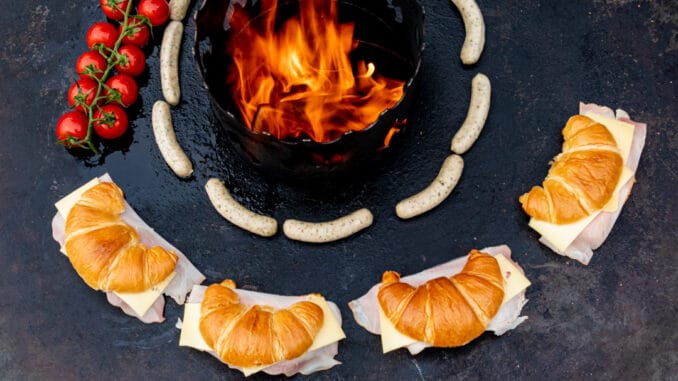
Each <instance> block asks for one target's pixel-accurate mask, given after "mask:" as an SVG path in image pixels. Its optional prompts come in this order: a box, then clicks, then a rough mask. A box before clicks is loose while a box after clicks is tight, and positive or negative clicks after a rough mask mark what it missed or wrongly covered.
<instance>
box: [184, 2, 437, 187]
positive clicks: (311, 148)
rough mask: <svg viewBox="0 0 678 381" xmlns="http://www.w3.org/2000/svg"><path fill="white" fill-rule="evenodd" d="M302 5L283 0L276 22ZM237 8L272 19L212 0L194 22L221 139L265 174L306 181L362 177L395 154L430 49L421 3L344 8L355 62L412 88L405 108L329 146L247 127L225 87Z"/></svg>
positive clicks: (248, 7)
mask: <svg viewBox="0 0 678 381" xmlns="http://www.w3.org/2000/svg"><path fill="white" fill-rule="evenodd" d="M298 5H299V1H296V0H294V1H293V0H281V1H280V2H279V4H278V15H277V16H276V17H277V18H280V19H281V21H284V20H285V19H287V18H289V17H290V16H291V15H293V14H294V12H295V10H296V9H298ZM232 7H242V8H243V9H244V10H245V11H247V12H248V13H249V15H250V16H251V17H252V18H254V19H256V17H257V16H258V15H262V14H264V13H266V12H267V10H266V9H262V2H261V1H257V0H241V1H237V0H233V1H224V0H205V1H204V3H203V4H202V6H201V8H200V9H199V11H198V12H197V13H196V15H195V24H196V38H195V45H194V51H193V53H194V57H195V60H196V62H197V64H198V70H199V72H200V75H201V77H202V79H203V81H204V85H205V87H206V88H207V90H208V93H209V98H210V102H211V104H212V108H213V110H214V112H215V114H216V115H217V117H218V119H219V121H220V123H221V125H222V127H223V131H222V132H224V133H221V134H219V135H221V136H225V137H226V139H225V140H227V141H229V142H230V143H231V144H233V145H234V146H235V148H236V150H237V151H238V152H240V153H241V154H242V155H243V156H245V157H246V158H247V159H249V161H250V162H251V163H252V164H253V165H254V166H256V167H258V168H259V169H261V170H262V172H263V173H264V174H266V175H268V176H272V177H274V178H277V179H283V180H293V181H302V182H306V181H316V180H322V179H330V178H336V177H337V176H340V175H342V174H343V175H346V174H348V173H351V175H355V174H357V173H360V172H362V170H363V169H365V168H369V167H371V165H370V163H371V162H374V161H376V160H378V159H380V158H381V157H383V156H384V154H385V152H387V151H389V150H390V148H391V145H392V144H389V145H388V146H385V144H384V142H385V139H386V136H387V135H388V134H389V131H390V130H391V128H392V127H398V128H399V129H402V128H403V127H405V125H406V121H407V115H408V110H409V108H410V105H411V103H412V100H413V97H414V96H415V93H416V87H417V83H418V73H419V68H420V66H421V60H422V53H423V50H424V30H423V27H424V11H423V8H422V6H421V4H420V2H419V0H370V1H364V0H339V1H338V13H339V22H340V23H345V22H353V23H354V25H355V31H354V39H355V40H357V41H358V47H357V48H356V49H355V50H354V51H353V52H352V58H353V56H354V55H356V56H359V58H360V59H366V60H369V61H370V62H374V63H375V64H376V66H377V67H378V68H379V69H378V70H379V72H380V74H383V75H386V76H389V77H391V78H395V79H399V80H402V81H404V82H405V88H404V92H403V96H402V98H401V99H400V101H399V102H398V103H396V104H395V105H394V106H393V107H392V108H390V109H386V110H384V111H383V112H382V113H381V114H380V116H379V118H378V119H377V120H376V121H375V122H374V123H372V124H371V125H369V126H367V127H366V128H365V129H364V130H361V131H349V132H347V133H345V134H343V135H342V136H340V137H339V138H337V139H335V140H333V141H330V142H323V143H318V142H315V141H313V140H311V139H296V140H289V139H287V140H279V139H277V138H276V137H275V136H273V135H271V134H269V133H258V132H254V131H252V130H250V129H249V128H248V127H247V126H246V125H245V124H244V123H243V121H242V119H241V117H240V112H239V111H238V109H237V106H236V105H235V102H234V101H233V95H232V93H231V89H230V87H229V86H227V81H226V77H227V75H228V72H229V68H230V66H231V64H232V62H233V61H232V58H231V57H230V56H229V54H228V53H227V48H226V47H227V43H228V41H229V38H231V36H232V35H233V34H234V33H238V32H239V31H237V30H233V29H232V28H231V27H230V20H229V15H232V9H231V11H230V12H229V8H232ZM277 21H278V20H276V22H277ZM399 135H402V134H398V133H397V134H395V136H393V140H392V142H394V141H396V142H397V140H398V138H399ZM340 177H341V176H340Z"/></svg>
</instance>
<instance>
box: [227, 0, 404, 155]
mask: <svg viewBox="0 0 678 381" xmlns="http://www.w3.org/2000/svg"><path fill="white" fill-rule="evenodd" d="M277 6H278V4H277V0H264V1H263V2H262V9H270V11H268V12H267V13H266V14H264V15H262V16H260V17H263V20H261V21H263V24H262V26H261V27H260V28H255V27H253V25H254V23H253V20H251V19H249V18H248V16H247V14H246V12H245V11H243V10H241V9H237V10H236V11H235V12H234V13H233V16H232V18H231V27H233V28H234V30H236V31H239V30H240V32H239V33H238V34H237V35H235V36H234V37H233V38H232V39H231V41H230V44H229V53H230V54H231V56H232V57H233V60H234V69H233V70H232V71H231V72H230V73H229V82H230V83H231V86H232V87H233V94H234V100H235V102H236V104H237V106H238V108H239V109H240V112H241V113H242V116H243V119H244V120H245V122H246V123H247V126H248V127H249V128H250V129H252V130H253V131H256V132H263V131H268V132H269V133H271V134H272V135H274V136H276V137H277V138H278V139H281V140H282V139H286V138H305V137H308V138H311V139H313V140H314V141H316V142H328V141H332V140H334V139H337V138H339V137H340V136H341V135H343V134H344V133H345V132H347V131H357V130H362V129H364V128H366V127H367V126H369V125H370V124H371V123H373V122H374V121H375V120H377V118H378V117H379V114H380V113H381V112H382V111H384V110H385V109H387V108H390V107H392V106H394V105H395V104H396V103H397V102H398V101H399V100H400V98H401V97H402V95H403V88H404V82H402V81H399V80H395V79H389V78H385V77H383V76H380V75H378V74H376V67H375V65H374V64H373V63H366V62H364V61H358V62H356V63H355V67H354V66H353V65H352V63H351V59H350V57H349V54H350V53H351V51H352V50H353V49H355V47H356V46H357V42H356V41H354V40H353V30H354V25H353V24H339V22H338V18H337V2H336V1H327V0H300V1H299V15H298V16H295V17H293V18H290V19H288V20H287V21H285V23H284V24H283V25H282V27H279V28H278V30H276V28H275V21H276V16H277ZM354 70H355V73H354Z"/></svg>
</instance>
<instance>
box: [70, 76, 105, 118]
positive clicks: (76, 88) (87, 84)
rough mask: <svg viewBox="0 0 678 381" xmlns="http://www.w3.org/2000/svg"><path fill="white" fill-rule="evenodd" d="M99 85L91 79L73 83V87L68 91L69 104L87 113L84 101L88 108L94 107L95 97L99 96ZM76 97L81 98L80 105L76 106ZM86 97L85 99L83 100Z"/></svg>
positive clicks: (81, 79)
mask: <svg viewBox="0 0 678 381" xmlns="http://www.w3.org/2000/svg"><path fill="white" fill-rule="evenodd" d="M98 87H99V84H98V83H97V81H95V80H93V79H91V78H80V79H79V80H77V81H75V82H73V84H72V85H71V87H70V88H69V89H68V103H69V104H70V105H71V106H72V107H75V109H76V110H79V111H82V112H85V107H84V106H83V105H82V102H83V101H84V102H85V104H87V105H88V106H91V105H92V102H94V97H95V96H96V94H97V88H98ZM76 97H79V98H80V104H78V106H76V105H75V104H76V99H75V98H76ZM83 97H84V99H82V98H83Z"/></svg>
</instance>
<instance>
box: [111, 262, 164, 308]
mask: <svg viewBox="0 0 678 381" xmlns="http://www.w3.org/2000/svg"><path fill="white" fill-rule="evenodd" d="M175 275H177V273H176V272H173V273H171V274H170V275H169V276H167V278H165V280H163V281H162V282H160V283H158V284H156V285H155V286H153V287H151V288H149V289H148V290H146V291H143V292H113V293H114V294H115V295H117V296H118V297H119V298H120V299H122V300H123V301H124V302H125V303H126V304H127V305H128V306H130V308H132V309H133V310H134V312H136V314H137V315H139V316H144V315H145V314H146V312H148V310H149V309H150V308H151V306H152V305H153V303H155V301H156V300H157V299H158V298H159V297H161V295H162V292H163V291H165V289H166V288H167V286H168V285H169V284H170V282H171V281H172V279H174V276H175Z"/></svg>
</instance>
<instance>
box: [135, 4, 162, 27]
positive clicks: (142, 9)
mask: <svg viewBox="0 0 678 381" xmlns="http://www.w3.org/2000/svg"><path fill="white" fill-rule="evenodd" d="M137 12H138V13H139V14H140V15H142V16H146V17H148V20H149V21H150V22H151V25H153V26H159V25H162V24H164V23H165V22H166V21H167V19H168V18H169V13H170V9H169V5H168V4H167V0H141V1H140V2H139V6H138V7H137Z"/></svg>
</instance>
